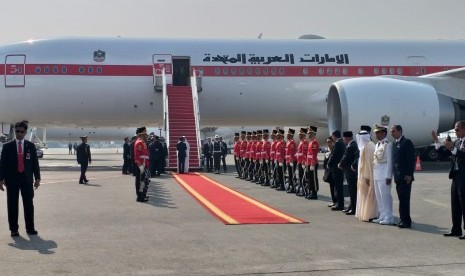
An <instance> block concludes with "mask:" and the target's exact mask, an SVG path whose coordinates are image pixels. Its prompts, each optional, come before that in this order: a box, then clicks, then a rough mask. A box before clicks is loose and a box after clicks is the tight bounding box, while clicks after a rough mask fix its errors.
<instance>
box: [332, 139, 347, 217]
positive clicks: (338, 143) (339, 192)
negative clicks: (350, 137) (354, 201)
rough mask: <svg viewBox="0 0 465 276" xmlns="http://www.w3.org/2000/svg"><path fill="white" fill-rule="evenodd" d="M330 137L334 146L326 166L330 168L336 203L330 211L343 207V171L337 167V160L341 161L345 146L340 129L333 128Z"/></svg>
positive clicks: (340, 209)
mask: <svg viewBox="0 0 465 276" xmlns="http://www.w3.org/2000/svg"><path fill="white" fill-rule="evenodd" d="M331 136H332V138H333V141H335V143H334V148H333V151H332V153H331V157H330V158H329V161H328V167H329V168H330V170H331V175H332V177H333V181H334V187H335V188H336V196H337V205H336V206H334V207H332V208H331V210H332V211H342V210H343V209H344V189H343V184H344V173H343V171H342V170H341V169H339V168H338V164H339V162H341V159H342V156H344V152H345V149H346V146H345V145H344V142H343V141H342V138H341V131H340V130H335V131H333V133H332V135H331Z"/></svg>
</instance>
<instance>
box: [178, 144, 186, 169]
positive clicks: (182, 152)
mask: <svg viewBox="0 0 465 276" xmlns="http://www.w3.org/2000/svg"><path fill="white" fill-rule="evenodd" d="M184 140H185V138H184V137H181V138H179V142H178V144H177V145H176V150H177V151H178V173H184V164H185V162H186V156H187V145H186V143H184Z"/></svg>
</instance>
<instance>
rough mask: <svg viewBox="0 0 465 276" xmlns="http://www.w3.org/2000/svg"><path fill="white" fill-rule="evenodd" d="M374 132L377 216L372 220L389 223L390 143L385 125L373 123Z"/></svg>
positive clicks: (390, 215)
mask: <svg viewBox="0 0 465 276" xmlns="http://www.w3.org/2000/svg"><path fill="white" fill-rule="evenodd" d="M374 132H375V135H376V140H378V142H377V143H376V147H375V153H374V166H373V178H374V184H375V194H376V201H377V202H378V210H379V217H378V219H377V220H374V221H373V222H374V223H379V224H383V225H391V224H394V216H393V211H392V196H391V186H392V185H391V179H392V162H391V159H392V143H390V142H389V141H388V140H387V138H386V136H387V127H385V126H382V125H381V126H380V125H375V129H374Z"/></svg>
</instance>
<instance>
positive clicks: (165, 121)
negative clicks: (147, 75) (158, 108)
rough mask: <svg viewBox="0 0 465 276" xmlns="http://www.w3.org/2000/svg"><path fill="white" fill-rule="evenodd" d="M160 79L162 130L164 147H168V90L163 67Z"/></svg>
mask: <svg viewBox="0 0 465 276" xmlns="http://www.w3.org/2000/svg"><path fill="white" fill-rule="evenodd" d="M161 75H162V79H163V130H164V131H165V136H166V137H165V143H166V147H167V148H169V146H170V132H169V129H168V123H169V119H170V116H169V112H168V91H167V89H166V74H165V68H163V69H162V71H161Z"/></svg>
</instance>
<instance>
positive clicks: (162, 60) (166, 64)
mask: <svg viewBox="0 0 465 276" xmlns="http://www.w3.org/2000/svg"><path fill="white" fill-rule="evenodd" d="M152 60H153V72H154V74H155V76H156V75H161V73H162V71H163V68H164V69H165V75H166V84H173V58H172V56H171V55H168V54H155V55H153V57H152Z"/></svg>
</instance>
